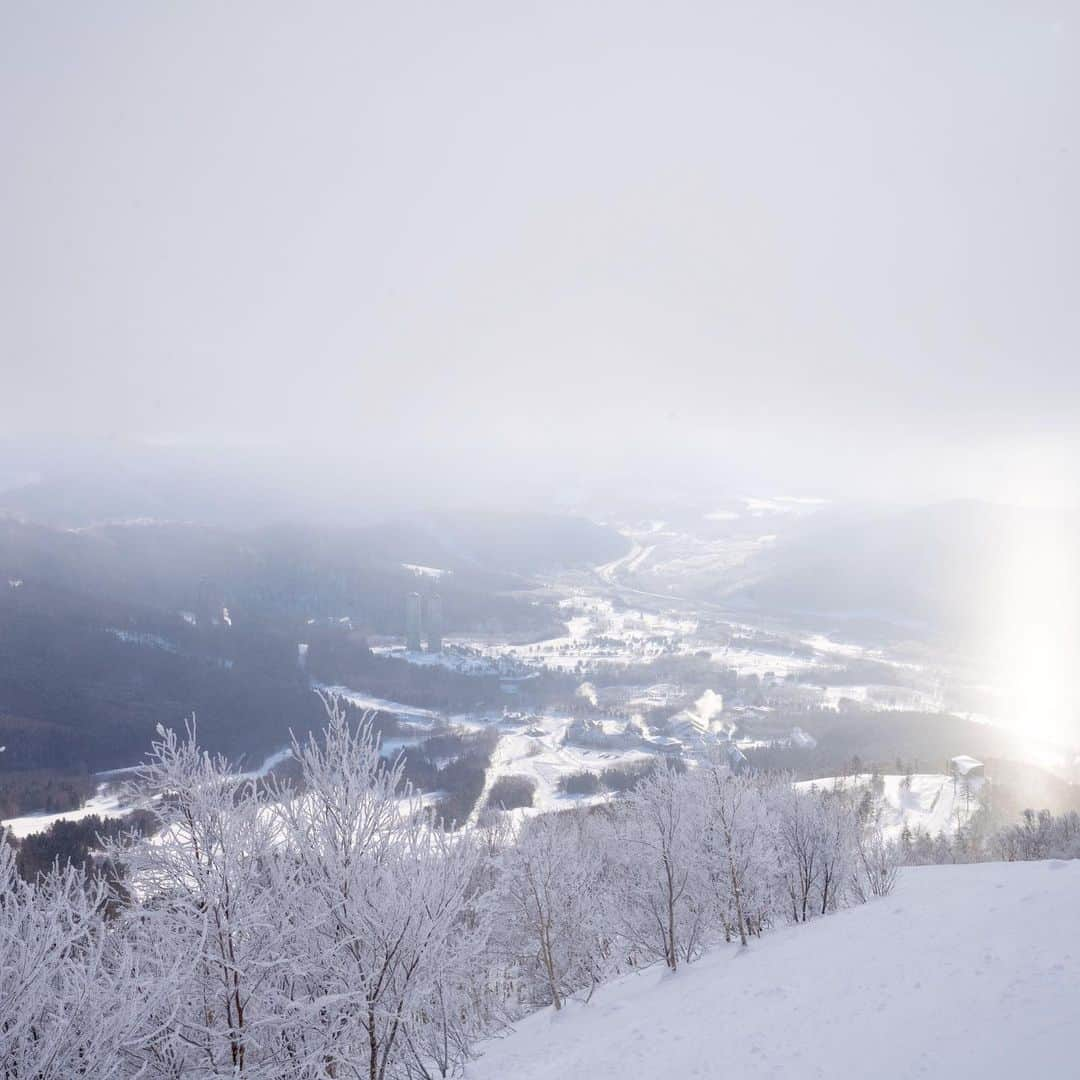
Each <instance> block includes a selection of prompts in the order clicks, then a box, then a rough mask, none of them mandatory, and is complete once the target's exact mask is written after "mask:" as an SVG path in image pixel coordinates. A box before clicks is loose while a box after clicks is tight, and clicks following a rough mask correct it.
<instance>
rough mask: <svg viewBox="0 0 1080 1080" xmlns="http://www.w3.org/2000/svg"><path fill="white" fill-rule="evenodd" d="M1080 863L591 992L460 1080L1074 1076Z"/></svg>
mask: <svg viewBox="0 0 1080 1080" xmlns="http://www.w3.org/2000/svg"><path fill="white" fill-rule="evenodd" d="M1078 911H1080V861H1073V862H1068V863H1066V862H1056V861H1055V862H1038V863H979V864H975V865H969V866H929V867H919V868H910V869H906V870H904V871H903V872H902V874H901V878H900V882H899V884H898V885H897V888H896V891H895V892H894V893H893V895H892V896H889V897H886V898H884V899H880V900H874V901H871V902H870V903H869V904H866V905H864V906H860V907H856V908H851V909H848V910H845V911H841V912H839V913H837V914H835V915H830V916H826V917H824V918H820V919H817V920H815V921H813V922H811V923H809V924H805V925H802V926H794V927H789V928H784V929H781V930H774V931H772V932H770V933H768V934H766V935H765V936H764V937H763V938H761V939H760V940H759V941H754V942H752V944H751V945H750V947H749V948H748V949H747V950H745V951H743V952H740V951H739V949H738V947H737V946H723V947H721V948H718V949H716V950H714V951H713V952H711V953H710V954H708V955H707V956H706V957H705V958H704V959H702V960H701V961H699V962H698V963H696V964H691V965H689V966H686V967H683V968H682V969H681V970H680V971H679V972H678V973H676V974H675V975H668V974H666V973H665V972H664V971H663V970H662V969H660V968H658V967H657V968H651V969H649V970H647V971H644V972H642V973H639V974H635V975H630V976H627V977H625V978H622V979H619V980H617V981H615V982H613V983H611V984H609V985H607V986H604V987H601V988H600V989H599V990H598V991H597V992H596V994H595V995H594V997H593V999H592V1001H591V1002H590V1003H589V1004H588V1005H583V1004H581V1003H578V1002H572V1003H570V1004H569V1005H568V1006H567V1007H566V1008H565V1009H564V1010H563V1011H562V1013H560V1014H555V1013H553V1012H552V1010H550V1009H545V1010H542V1011H541V1012H539V1013H536V1014H534V1015H532V1016H530V1017H528V1018H526V1019H525V1020H524V1021H523V1022H521V1023H520V1024H519V1025H518V1027H517V1030H516V1031H515V1032H514V1033H512V1034H511V1035H509V1036H508V1037H506V1038H505V1039H502V1040H497V1041H492V1042H489V1043H487V1044H485V1045H484V1046H482V1047H481V1048H480V1049H481V1050H482V1051H484V1053H483V1056H482V1057H481V1058H480V1059H479V1060H478V1061H476V1062H475V1063H473V1064H472V1065H471V1066H470V1067H469V1069H468V1070H467V1072H466V1077H467V1078H468V1080H509V1078H511V1077H512V1078H513V1080H568V1078H571V1077H572V1078H576V1080H636V1078H639V1077H640V1078H646V1077H647V1078H650V1080H666V1078H671V1080H676V1078H678V1080H682V1078H690V1077H699V1078H709V1080H711V1078H716V1080H756V1078H764V1077H769V1078H772V1080H776V1078H781V1080H786V1078H791V1080H809V1078H829V1080H831V1078H839V1077H873V1078H874V1080H910V1078H915V1077H979V1080H1016V1077H1067V1076H1077V1075H1078V1073H1080V1053H1078V1049H1077V1039H1076V1023H1077V1016H1078V1015H1080V936H1078V935H1077V933H1076V929H1077V912H1078Z"/></svg>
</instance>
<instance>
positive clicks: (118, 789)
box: [0, 746, 292, 840]
mask: <svg viewBox="0 0 1080 1080" xmlns="http://www.w3.org/2000/svg"><path fill="white" fill-rule="evenodd" d="M291 756H292V750H291V749H290V748H289V747H287V746H286V747H282V749H280V750H276V751H274V753H272V754H270V755H269V757H267V758H266V759H265V760H264V761H263V762H262V764H260V765H258V766H257V767H256V768H254V769H248V770H247V771H246V772H244V773H243V775H244V776H248V777H251V778H252V779H255V778H258V777H261V776H266V775H267V774H268V773H269V772H270V771H271V770H272V769H274V768H275V767H277V766H278V765H280V764H281V763H282V762H283V761H286V760H287V759H288V758H290V757H291ZM138 768H139V766H137V765H129V766H128V767H127V768H125V769H112V770H110V771H109V772H108V773H99V774H98V775H99V776H107V777H109V779H108V780H106V781H103V782H102V783H100V784H98V786H97V790H96V791H95V793H94V794H93V795H92V796H91V797H90V798H89V799H87V800H86V802H85V803H83V805H82V806H80V807H79V808H78V809H75V810H64V811H62V812H61V813H59V814H24V815H23V816H22V817H15V818H8V819H6V820H5V821H0V831H3V830H5V829H7V830H10V832H11V835H12V836H14V837H15V838H16V839H19V840H21V839H23V837H26V836H30V835H31V834H33V833H39V832H45V831H46V830H48V829H50V828H52V826H53V825H54V824H55V823H56V822H58V821H81V820H82V819H83V818H86V817H89V816H90V815H91V814H98V815H99V816H101V817H123V816H124V815H125V814H127V813H129V812H130V811H131V810H132V809H133V806H132V805H131V804H129V803H127V802H125V801H124V787H123V784H122V783H119V782H118V781H121V780H122V779H123V778H124V777H125V775H127V776H128V777H130V775H131V774H132V773H134V772H135V771H136V770H137V769H138Z"/></svg>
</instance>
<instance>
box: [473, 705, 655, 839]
mask: <svg viewBox="0 0 1080 1080" xmlns="http://www.w3.org/2000/svg"><path fill="white" fill-rule="evenodd" d="M569 724H570V721H569V719H567V718H563V717H555V716H532V717H529V723H528V726H527V727H525V728H524V729H523V730H521V731H505V732H503V733H502V735H501V736H500V738H499V742H498V745H497V746H496V747H495V752H494V753H493V754H492V756H491V766H490V767H489V768H488V770H487V776H486V779H485V785H484V793H483V794H482V795H481V797H480V798H479V799H478V800H477V803H476V810H475V811H474V819H475V816H476V814H478V813H479V811H480V810H481V809H482V808H483V806H484V803H485V801H486V799H487V793H488V791H490V789H491V786H492V785H493V784H494V783H495V781H496V780H498V779H499V777H501V776H525V777H528V778H529V779H530V780H532V781H533V783H535V785H536V790H535V793H534V796H533V807H532V809H531V810H522V811H515V813H517V814H525V815H529V814H536V813H542V812H544V811H548V810H563V809H567V808H568V807H571V806H580V805H583V804H587V803H595V802H603V801H605V800H606V799H609V798H610V797H611V796H610V795H609V794H607V793H605V794H602V795H593V796H580V795H579V796H568V795H563V794H561V793H560V792H559V781H560V779H561V778H562V777H564V776H569V775H570V774H572V773H576V772H582V771H584V770H589V771H591V772H595V773H599V772H600V771H602V770H603V769H607V768H610V767H611V766H614V765H624V764H627V763H628V762H631V761H641V760H643V759H645V758H648V757H650V756H651V755H650V754H647V753H644V752H642V751H640V750H604V749H593V748H587V747H583V746H573V745H570V744H566V745H564V744H563V737H564V736H565V734H566V729H567V727H568V726H569Z"/></svg>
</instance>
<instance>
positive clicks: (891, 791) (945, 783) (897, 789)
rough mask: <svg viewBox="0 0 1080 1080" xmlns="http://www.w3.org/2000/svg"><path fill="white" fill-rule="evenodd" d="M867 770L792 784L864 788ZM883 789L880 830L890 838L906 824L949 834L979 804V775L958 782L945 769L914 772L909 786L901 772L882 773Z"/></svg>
mask: <svg viewBox="0 0 1080 1080" xmlns="http://www.w3.org/2000/svg"><path fill="white" fill-rule="evenodd" d="M871 779H872V778H871V775H870V773H859V774H858V775H856V776H830V777H826V778H825V779H822V780H800V781H799V782H798V783H797V784H796V785H795V786H796V787H797V788H802V789H804V790H809V789H810V788H816V789H817V790H818V791H836V790H842V789H847V790H850V789H853V788H865V787H869V786H870V781H871ZM881 779H882V782H883V790H882V793H881V797H880V798H879V799H878V800H877V806H878V811H879V815H880V816H879V818H878V820H879V821H880V823H881V830H882V832H883V833H884V835H885V836H886V837H887V838H888V839H890V840H897V839H899V837H900V834H901V833H902V832H903V831H904V826H905V825H906V826H907V827H908V828H909V829H910V830H911V831H912V832H914V831H915V830H922V831H923V832H927V833H929V834H930V835H931V836H937V834H938V833H941V832H943V833H945V834H946V835H947V836H951V835H952V834H953V833H955V832H956V830H957V828H959V826H960V825H962V824H964V823H965V822H966V821H967V820H968V818H969V817H971V815H972V814H974V813H975V811H976V810H978V808H979V798H978V793H979V790H980V788H981V787H982V783H983V781H982V780H981V779H978V780H973V781H971V782H970V783H968V784H964V783H960V782H957V781H955V780H953V778H952V777H951V776H946V775H945V774H944V773H915V774H913V775H912V777H911V786H910V787H905V785H904V777H903V776H900V775H888V776H882V778H881Z"/></svg>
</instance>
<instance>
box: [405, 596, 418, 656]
mask: <svg viewBox="0 0 1080 1080" xmlns="http://www.w3.org/2000/svg"><path fill="white" fill-rule="evenodd" d="M420 622H421V618H420V594H419V593H416V592H411V593H409V594H408V595H407V596H406V597H405V648H406V649H408V650H409V652H419V651H420Z"/></svg>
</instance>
